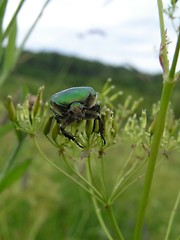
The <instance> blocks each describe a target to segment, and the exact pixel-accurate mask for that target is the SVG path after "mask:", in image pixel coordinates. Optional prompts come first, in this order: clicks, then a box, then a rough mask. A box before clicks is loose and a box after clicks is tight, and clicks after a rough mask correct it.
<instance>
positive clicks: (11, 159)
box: [1, 138, 24, 178]
mask: <svg viewBox="0 0 180 240" xmlns="http://www.w3.org/2000/svg"><path fill="white" fill-rule="evenodd" d="M23 142H24V138H22V139H21V140H20V141H18V143H17V145H16V146H15V148H14V150H13V152H12V153H11V155H10V157H9V158H8V160H7V161H6V165H5V167H4V169H3V171H2V173H1V178H3V177H4V176H5V175H6V173H7V172H8V170H9V169H10V168H11V166H12V165H13V163H14V161H15V159H16V156H17V155H18V153H19V151H20V149H21V147H22V144H23Z"/></svg>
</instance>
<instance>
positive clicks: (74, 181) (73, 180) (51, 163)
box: [33, 137, 104, 205]
mask: <svg viewBox="0 0 180 240" xmlns="http://www.w3.org/2000/svg"><path fill="white" fill-rule="evenodd" d="M33 141H34V144H35V146H36V148H37V150H38V152H39V153H40V154H41V156H42V157H43V158H44V159H45V160H46V161H47V162H48V163H49V164H50V165H51V166H53V167H54V168H56V169H57V170H58V171H59V172H60V173H62V174H63V175H64V176H66V177H67V178H68V179H69V180H71V181H72V182H73V183H76V184H77V185H78V186H80V187H81V188H82V189H84V190H85V191H86V192H88V193H89V194H90V195H92V192H91V191H90V190H89V189H87V188H86V187H85V186H84V185H83V184H81V183H80V182H79V181H78V180H76V179H75V178H73V177H72V176H71V175H69V174H68V173H67V172H66V171H64V170H63V169H62V168H60V167H58V166H57V165H56V164H55V163H53V162H52V161H51V160H49V159H48V158H47V157H46V155H45V154H44V153H43V151H42V150H41V148H40V146H39V144H38V142H37V141H36V139H35V137H33ZM92 197H94V198H95V199H97V200H98V201H99V202H101V203H102V204H103V205H104V202H103V201H102V200H101V199H100V198H99V197H98V196H96V195H93V196H92Z"/></svg>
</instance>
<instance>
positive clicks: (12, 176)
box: [0, 159, 32, 192]
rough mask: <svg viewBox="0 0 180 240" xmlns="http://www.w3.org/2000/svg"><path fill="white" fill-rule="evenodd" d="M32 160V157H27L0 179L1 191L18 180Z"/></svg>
mask: <svg viewBox="0 0 180 240" xmlns="http://www.w3.org/2000/svg"><path fill="white" fill-rule="evenodd" d="M31 161H32V159H27V160H25V161H23V162H22V163H20V164H18V165H16V166H15V167H14V168H12V169H11V170H10V171H9V172H7V174H6V175H5V176H4V177H3V178H2V179H1V181H0V192H2V191H3V190H5V189H6V188H8V187H9V186H11V185H12V184H13V183H14V182H16V181H17V180H18V179H19V178H20V177H21V176H22V175H23V174H24V173H25V171H26V170H27V169H28V167H29V166H30V164H31Z"/></svg>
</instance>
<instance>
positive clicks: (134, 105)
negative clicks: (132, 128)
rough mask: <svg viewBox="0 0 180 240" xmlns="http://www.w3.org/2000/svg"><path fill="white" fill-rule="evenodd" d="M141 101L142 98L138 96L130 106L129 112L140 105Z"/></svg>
mask: <svg viewBox="0 0 180 240" xmlns="http://www.w3.org/2000/svg"><path fill="white" fill-rule="evenodd" d="M142 101H143V98H140V99H139V100H137V101H134V103H133V105H132V107H131V112H134V111H135V110H136V109H137V108H138V107H139V105H140V103H141V102H142Z"/></svg>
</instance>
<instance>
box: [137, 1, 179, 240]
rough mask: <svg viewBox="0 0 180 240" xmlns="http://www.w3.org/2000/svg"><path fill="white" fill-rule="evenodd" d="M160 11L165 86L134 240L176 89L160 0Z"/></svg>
mask: <svg viewBox="0 0 180 240" xmlns="http://www.w3.org/2000/svg"><path fill="white" fill-rule="evenodd" d="M158 10H159V19H160V29H161V39H162V43H163V47H164V48H163V63H164V85H163V90H162V96H161V101H160V109H159V113H158V117H157V122H156V128H155V132H154V137H153V140H152V146H151V153H150V157H149V162H148V166H147V171H146V176H145V181H144V190H143V193H142V197H141V201H140V206H139V211H138V215H137V221H136V227H135V232H134V240H139V239H141V237H142V236H141V235H142V227H143V222H144V217H145V212H146V208H147V203H148V198H149V193H150V189H151V185H152V179H153V175H154V169H155V165H156V160H157V156H158V152H159V146H160V141H161V137H162V134H163V131H164V126H165V120H166V114H167V109H168V105H169V102H170V98H171V95H172V91H173V87H174V79H170V77H168V76H169V64H168V59H167V49H166V33H165V30H164V19H163V5H162V0H158ZM178 46H179V39H178V42H177V46H176V50H175V54H174V56H175V55H176V57H174V58H175V59H176V60H177V56H178V55H177V54H176V51H177V48H179V47H178ZM176 60H173V62H174V63H173V65H172V66H173V69H174V70H170V71H172V72H173V73H175V68H176V64H177V61H176ZM173 76H175V75H174V74H173Z"/></svg>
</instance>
